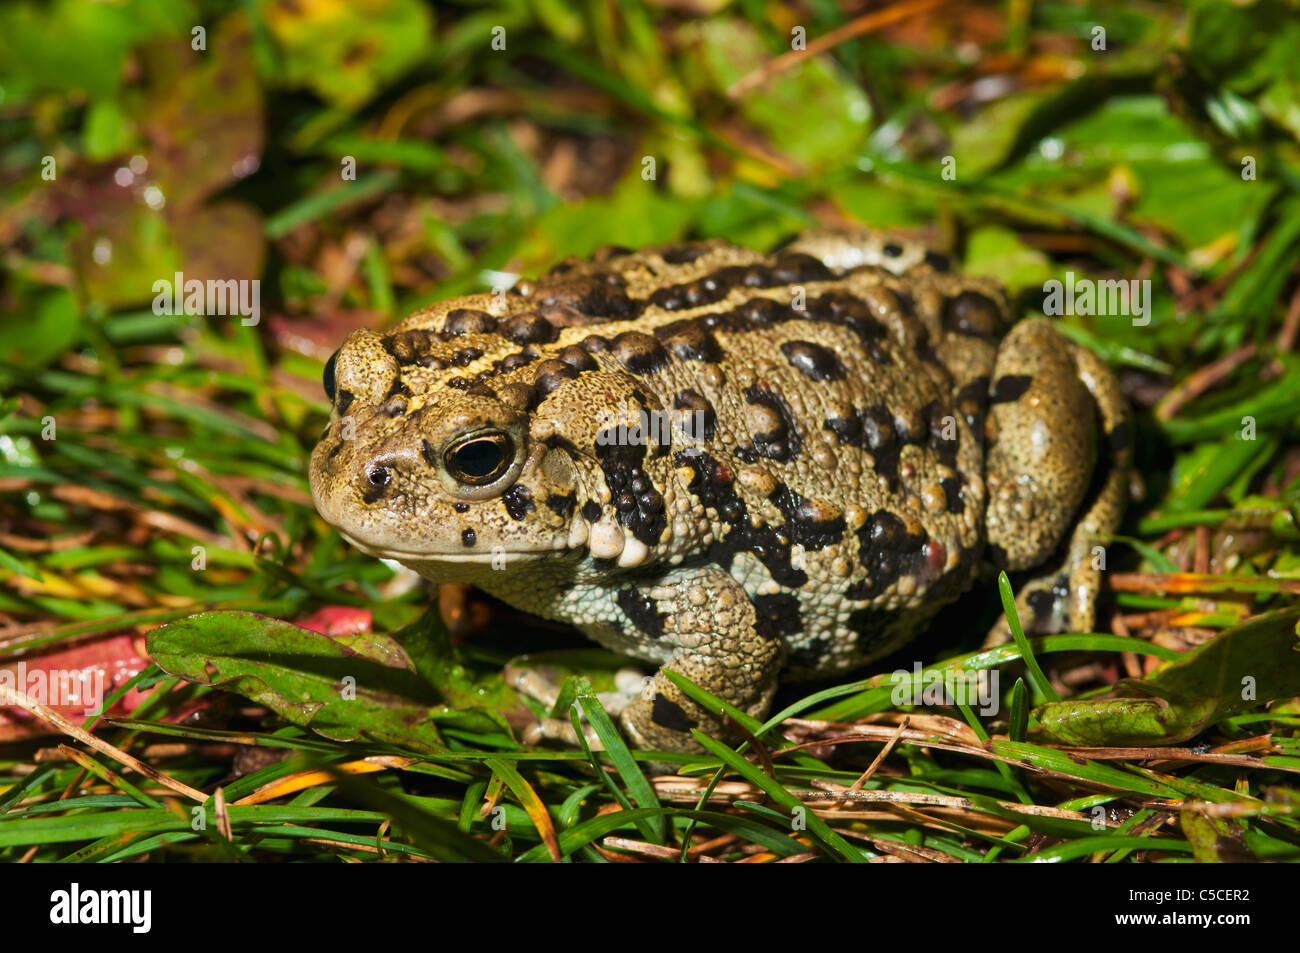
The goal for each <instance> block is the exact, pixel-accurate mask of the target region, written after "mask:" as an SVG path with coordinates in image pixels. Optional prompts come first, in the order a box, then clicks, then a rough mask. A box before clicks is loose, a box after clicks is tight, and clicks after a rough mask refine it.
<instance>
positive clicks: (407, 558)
mask: <svg viewBox="0 0 1300 953" xmlns="http://www.w3.org/2000/svg"><path fill="white" fill-rule="evenodd" d="M339 535H340V536H342V537H343V538H344V539H345V540H346V541H347V542H348V543H350V544H351V545H352V546H355V547H356V548H357V549H359V550H361V551H362V552H363V553H365V554H366V555H367V556H374V557H375V558H376V559H391V560H393V561H395V562H399V563H406V562H436V563H457V564H461V565H474V564H481V565H484V566H487V565H491V564H492V562H493V560H500V559H501V557H503V556H504V557H505V558H506V559H509V560H523V559H539V558H541V557H542V556H544V555H546V553H545V552H542V551H539V550H535V549H501V548H494V549H489V550H486V551H484V552H478V553H466V552H458V553H457V552H450V551H447V550H437V549H427V550H404V549H394V548H393V547H391V546H382V545H378V544H375V543H369V542H365V541H363V540H360V539H358V538H357V537H355V536H353V535H352V534H351V533H348V532H347V531H346V530H342V529H340V530H339Z"/></svg>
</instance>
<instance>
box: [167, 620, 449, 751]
mask: <svg viewBox="0 0 1300 953" xmlns="http://www.w3.org/2000/svg"><path fill="white" fill-rule="evenodd" d="M148 649H149V654H150V655H151V656H152V657H153V659H154V661H156V662H157V663H158V665H159V666H160V667H161V668H162V669H163V670H165V671H167V672H170V673H171V674H173V675H179V676H181V677H182V678H185V679H188V680H189V681H191V682H195V683H196V684H199V685H211V686H214V687H216V688H221V689H223V690H224V691H230V692H237V693H238V694H241V695H243V696H245V697H246V698H250V699H252V700H253V701H255V702H258V703H259V704H262V705H265V706H266V707H268V708H270V709H271V710H273V711H275V712H276V713H278V714H279V715H281V716H282V717H284V718H286V719H287V720H288V721H290V722H292V723H293V724H295V725H301V726H303V727H306V728H311V729H312V730H313V731H315V732H317V733H318V734H320V735H323V736H324V737H326V738H330V739H333V740H335V741H354V740H358V739H363V738H364V739H373V740H375V741H382V742H387V743H390V744H394V745H398V746H399V747H405V748H408V749H411V750H414V751H423V752H433V751H443V750H445V746H444V745H443V743H442V739H441V737H440V736H439V734H438V730H437V728H436V727H435V725H434V721H435V720H436V719H438V718H440V717H453V718H454V717H455V714H456V713H455V712H453V711H451V710H449V709H447V708H445V706H444V707H441V708H439V707H437V706H436V705H435V703H436V701H437V698H436V697H435V693H434V692H433V689H432V688H431V687H430V686H429V685H428V684H427V683H426V682H425V681H424V680H423V679H421V678H420V677H419V676H418V675H417V674H416V669H415V664H414V663H413V662H412V661H411V658H410V656H409V655H407V653H406V651H405V650H404V649H403V648H402V647H401V645H399V644H398V643H397V642H396V641H395V640H394V639H393V638H391V637H389V636H385V635H375V634H359V635H346V636H333V637H331V636H325V635H321V634H319V633H316V632H312V631H310V630H308V629H304V628H301V627H300V626H296V625H292V624H290V623H288V622H281V621H279V620H278V619H270V618H267V617H266V616H260V615H256V614H254V613H251V612H206V613H202V614H200V615H194V616H189V617H187V618H184V619H179V620H177V621H176V622H172V623H169V624H168V625H164V626H162V627H160V628H158V629H155V630H154V631H152V632H151V633H149V637H148Z"/></svg>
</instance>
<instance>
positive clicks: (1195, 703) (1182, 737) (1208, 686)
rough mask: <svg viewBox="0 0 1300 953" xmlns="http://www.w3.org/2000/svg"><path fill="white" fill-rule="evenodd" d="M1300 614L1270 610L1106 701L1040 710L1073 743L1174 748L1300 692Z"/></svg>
mask: <svg viewBox="0 0 1300 953" xmlns="http://www.w3.org/2000/svg"><path fill="white" fill-rule="evenodd" d="M1298 619H1300V609H1283V610H1278V611H1276V612H1271V613H1267V614H1265V615H1261V616H1258V617H1256V618H1254V619H1251V620H1249V621H1248V622H1244V623H1242V624H1241V625H1238V626H1234V627H1233V628H1230V629H1225V630H1224V631H1223V632H1221V633H1219V634H1218V635H1217V636H1216V637H1214V638H1213V639H1211V640H1210V641H1208V642H1206V643H1205V644H1203V645H1201V646H1198V647H1197V648H1195V649H1193V650H1192V651H1190V652H1188V653H1186V654H1185V655H1184V656H1183V658H1181V659H1180V660H1178V661H1176V662H1170V663H1169V664H1167V665H1164V666H1162V667H1161V668H1160V669H1159V670H1158V671H1156V672H1155V673H1154V674H1153V675H1151V676H1150V677H1149V678H1145V679H1124V680H1122V681H1120V682H1119V684H1118V685H1117V686H1116V688H1115V690H1114V691H1113V692H1111V693H1109V694H1108V695H1107V696H1106V697H1103V698H1090V699H1082V700H1071V701H1061V702H1054V703H1051V704H1047V705H1043V706H1041V707H1039V708H1038V709H1037V710H1036V711H1035V713H1034V714H1035V717H1036V718H1037V719H1038V723H1039V725H1040V726H1041V727H1042V728H1043V729H1044V730H1045V731H1047V732H1049V733H1050V734H1051V735H1053V736H1054V737H1056V738H1059V739H1060V740H1061V741H1063V742H1064V743H1065V744H1069V745H1082V746H1086V747H1096V746H1103V745H1114V746H1120V747H1128V746H1143V745H1169V744H1175V743H1177V742H1181V741H1186V740H1187V739H1189V738H1193V737H1195V736H1196V735H1198V734H1200V733H1201V732H1202V731H1204V730H1205V729H1206V728H1208V727H1210V726H1211V725H1213V724H1214V723H1215V722H1217V721H1219V720H1221V719H1223V718H1227V717H1229V716H1231V715H1235V714H1238V713H1240V712H1243V711H1246V710H1248V709H1251V708H1255V707H1258V706H1259V705H1262V704H1264V703H1265V702H1268V701H1272V700H1274V699H1278V698H1290V697H1292V696H1294V695H1300V642H1298V641H1297V629H1296V623H1297V620H1298Z"/></svg>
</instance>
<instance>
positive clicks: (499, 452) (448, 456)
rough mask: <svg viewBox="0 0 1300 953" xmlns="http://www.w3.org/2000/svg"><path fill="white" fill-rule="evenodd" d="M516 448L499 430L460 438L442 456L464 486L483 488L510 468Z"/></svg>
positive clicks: (448, 470)
mask: <svg viewBox="0 0 1300 953" xmlns="http://www.w3.org/2000/svg"><path fill="white" fill-rule="evenodd" d="M512 457H514V445H513V444H512V443H511V441H510V437H509V435H508V434H504V433H502V432H501V431H500V430H480V431H478V432H477V433H471V434H466V435H465V436H463V437H460V438H458V439H457V440H456V441H455V442H454V443H452V445H451V446H449V447H448V448H447V449H446V451H445V452H444V453H443V455H442V459H443V462H444V463H445V464H446V465H447V472H448V473H450V474H451V475H452V477H453V478H454V479H456V480H458V481H460V482H461V483H468V484H470V485H472V486H484V485H486V484H488V483H491V482H492V481H493V480H495V479H497V477H499V476H501V474H503V473H505V471H506V468H507V467H508V466H510V460H511V458H512Z"/></svg>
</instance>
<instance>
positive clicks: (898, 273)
mask: <svg viewBox="0 0 1300 953" xmlns="http://www.w3.org/2000/svg"><path fill="white" fill-rule="evenodd" d="M331 377H332V380H331V379H330V378H331ZM327 388H328V389H329V390H330V391H331V396H332V398H333V401H334V411H333V414H332V415H331V421H330V426H329V428H328V430H327V431H326V433H325V434H324V435H323V436H322V438H321V441H320V444H319V445H318V446H317V448H316V450H315V453H314V454H313V456H312V463H311V486H312V493H313V496H314V498H315V501H316V505H317V507H318V509H319V510H320V512H321V514H322V515H323V516H324V517H325V519H326V520H328V521H329V522H330V523H331V524H333V525H334V526H336V527H338V528H339V530H340V531H341V532H342V533H343V534H344V535H345V537H346V538H347V539H349V540H350V541H351V542H353V543H354V544H355V545H357V546H358V547H360V548H361V549H363V550H364V551H366V552H368V553H372V554H374V555H377V556H382V557H388V558H393V559H396V560H398V561H400V562H402V563H403V564H405V565H407V566H410V567H411V568H413V569H415V570H416V571H417V572H419V573H421V574H422V575H424V576H426V577H427V578H429V579H433V580H436V581H439V582H447V581H466V582H473V583H475V584H477V585H479V586H481V587H482V588H484V589H486V590H487V591H488V592H490V593H492V594H494V595H496V596H498V597H500V598H502V599H504V600H505V601H507V602H509V603H511V604H513V605H517V606H519V607H521V608H523V609H526V610H528V611H531V612H534V613H537V614H539V615H543V616H546V617H549V618H553V619H560V620H564V621H567V622H570V623H572V624H574V625H575V626H577V627H578V628H580V629H581V630H583V631H584V632H586V633H587V634H588V635H590V636H591V637H592V638H594V639H596V640H597V641H599V642H601V643H602V644H604V645H606V646H608V647H610V648H612V649H615V650H617V651H620V652H623V653H625V654H628V655H631V656H634V657H636V658H639V659H643V660H646V661H650V662H653V663H655V664H657V665H659V666H662V667H666V668H669V669H672V670H674V671H677V672H680V673H682V674H684V675H686V676H687V677H689V678H691V679H692V680H694V681H695V682H697V683H699V684H700V685H702V686H704V687H705V688H707V689H709V690H710V691H712V692H713V693H714V694H716V695H718V696H719V697H722V698H724V699H726V700H727V701H729V702H731V703H732V704H734V705H736V706H738V707H739V708H741V709H743V710H745V711H747V712H749V713H750V714H752V715H754V716H756V717H761V716H762V715H764V714H765V713H766V711H767V709H768V706H769V704H770V702H771V698H772V695H773V692H774V691H775V689H776V684H777V676H778V674H779V673H781V672H783V671H784V672H785V673H786V674H787V675H788V676H790V677H811V676H823V675H831V674H835V673H840V672H844V671H847V670H849V669H852V668H855V667H857V666H860V665H862V664H863V663H865V662H867V661H870V660H871V659H873V658H878V657H879V656H881V655H884V654H886V653H888V652H889V651H891V650H893V649H894V648H896V647H897V646H899V645H900V644H902V643H903V642H904V641H905V640H907V639H908V638H910V637H911V636H912V635H914V634H915V633H916V632H917V630H918V629H919V628H921V627H922V626H923V625H924V623H925V622H926V620H927V619H929V618H930V617H931V616H932V615H933V614H934V613H935V612H936V611H937V610H938V609H939V608H940V607H941V606H942V605H944V604H945V603H947V602H950V601H952V600H953V599H955V598H956V597H957V596H958V595H960V594H961V593H962V592H963V591H964V590H965V589H966V588H967V587H968V586H969V585H970V583H971V581H972V580H973V579H974V577H975V575H976V572H977V571H978V569H979V568H980V567H981V565H983V564H985V561H986V560H987V561H991V562H992V563H993V564H994V565H999V566H1005V567H1006V568H1008V569H1010V570H1028V569H1033V570H1035V572H1039V571H1040V567H1041V575H1036V576H1035V577H1034V578H1032V579H1031V581H1030V582H1028V583H1027V584H1026V585H1024V586H1023V587H1022V589H1021V592H1020V597H1019V601H1020V608H1021V617H1022V619H1023V620H1024V621H1025V622H1026V627H1027V628H1028V629H1029V630H1031V631H1061V630H1063V629H1065V628H1067V627H1068V628H1070V629H1076V630H1087V629H1089V628H1091V626H1092V621H1093V611H1094V601H1095V594H1096V589H1097V575H1098V574H1097V571H1096V569H1095V568H1094V566H1093V560H1092V547H1093V546H1094V545H1096V541H1095V537H1097V536H1099V535H1105V534H1107V533H1109V532H1112V531H1113V530H1114V529H1115V527H1116V525H1117V523H1118V520H1119V518H1120V515H1121V511H1122V506H1123V488H1124V485H1125V473H1126V469H1127V467H1128V463H1129V451H1128V436H1127V433H1128V424H1127V420H1128V416H1127V410H1126V408H1125V406H1124V402H1123V400H1122V399H1121V397H1120V394H1119V391H1118V387H1117V386H1116V383H1115V380H1114V378H1113V377H1112V376H1111V374H1110V372H1109V371H1108V370H1107V369H1106V368H1105V367H1104V366H1103V365H1102V364H1101V363H1100V362H1099V361H1098V360H1097V359H1096V358H1095V357H1094V356H1093V355H1092V354H1091V353H1090V352H1088V351H1086V350H1084V349H1081V348H1079V347H1077V346H1076V345H1074V344H1072V343H1071V342H1069V341H1068V340H1067V339H1066V338H1065V337H1063V336H1062V335H1061V334H1060V333H1059V332H1058V331H1057V330H1056V329H1055V328H1054V327H1052V325H1051V324H1050V323H1049V322H1047V321H1045V320H1031V321H1025V322H1021V323H1020V324H1017V325H1015V326H1014V327H1010V324H1009V316H1008V304H1007V300H1006V297H1005V295H1004V293H1003V292H1002V290H1001V289H1000V288H999V287H998V286H997V285H996V284H994V283H992V282H989V281H986V280H982V279H976V278H968V277H961V276H958V275H955V274H951V273H949V271H948V265H947V262H946V260H944V259H943V258H942V256H939V255H936V254H935V253H933V252H929V251H927V250H926V249H924V248H923V247H921V246H919V245H916V244H913V243H910V242H906V241H903V240H898V239H894V238H891V237H890V236H887V235H882V234H879V233H874V232H868V231H865V230H848V231H830V230H826V231H817V232H811V233H806V234H804V235H802V236H799V237H798V238H796V239H795V240H794V241H793V242H792V243H790V244H789V245H787V246H786V247H785V248H784V249H783V250H781V251H778V252H776V253H774V254H772V255H763V254H760V253H758V252H754V251H750V250H748V249H744V248H737V247H735V246H731V245H727V244H724V243H721V242H705V243H694V244H683V245H674V246H667V247H663V248H649V249H644V250H641V251H638V252H628V251H626V250H621V249H606V250H604V251H602V252H598V253H597V254H596V255H595V256H593V258H592V259H591V260H590V261H585V262H579V261H568V262H565V263H562V264H561V265H560V266H557V267H556V268H555V269H553V270H552V271H551V273H550V274H548V275H547V276H546V277H544V278H542V279H540V280H538V281H536V282H532V281H521V282H520V283H519V284H517V285H516V287H515V289H514V290H513V291H512V292H510V293H506V294H500V295H474V296H469V297H466V298H459V299H456V300H453V301H447V302H443V303H441V304H438V305H435V306H433V307H432V308H429V309H428V310H425V311H422V312H420V313H418V314H415V315H412V316H411V317H409V318H407V319H406V320H405V321H403V322H402V323H401V324H399V325H398V326H397V327H395V328H394V329H393V330H392V331H390V332H388V333H386V334H376V333H374V332H371V331H354V332H353V333H352V334H351V335H349V337H348V339H347V340H346V341H345V342H344V344H343V346H342V348H341V349H340V350H339V352H338V353H337V354H336V356H335V358H334V359H333V360H332V361H331V367H330V369H329V370H328V371H327ZM673 409H677V410H682V411H687V412H691V413H693V414H695V416H693V417H691V418H690V419H691V421H692V422H693V423H695V430H694V431H692V432H685V433H683V432H681V431H678V432H676V433H671V432H668V433H660V434H658V435H649V436H647V435H646V434H644V433H638V432H637V431H636V430H635V428H634V429H633V430H632V431H630V432H629V431H628V430H626V429H624V430H623V431H622V432H620V431H618V429H617V423H618V422H619V421H620V420H622V421H623V422H624V423H632V424H636V423H637V422H638V421H639V420H640V419H641V418H640V416H639V415H640V413H641V411H646V412H651V413H653V412H663V411H671V410H673ZM516 682H517V684H519V685H520V686H521V687H523V688H525V689H527V690H530V691H533V692H534V693H535V694H538V695H539V696H542V697H547V698H550V697H553V694H551V693H549V692H548V691H547V690H546V689H545V688H544V687H543V688H539V687H538V685H537V684H536V681H535V680H534V679H530V678H529V677H528V676H527V675H526V673H517V675H516ZM622 724H623V727H624V729H625V731H626V732H627V733H628V734H629V736H630V737H631V739H632V741H633V742H634V743H635V744H636V745H637V746H639V747H643V748H649V749H659V750H667V751H682V750H693V749H694V748H695V747H696V744H695V741H694V739H693V738H692V737H691V735H690V729H691V728H694V727H697V726H698V727H701V728H703V729H705V730H706V731H711V732H715V733H716V732H717V731H718V730H719V726H718V725H717V724H716V723H715V722H714V721H713V720H712V719H711V717H710V716H709V715H708V714H707V713H705V712H704V711H702V710H701V709H699V708H698V707H697V706H695V705H694V704H693V703H692V702H691V701H690V700H689V699H687V698H686V697H685V696H684V695H683V694H682V693H681V692H680V691H679V690H678V689H677V688H676V686H674V685H673V684H672V683H671V682H670V681H669V680H668V679H667V678H666V677H665V676H664V675H663V673H662V671H661V672H658V673H656V674H655V676H654V677H653V678H652V679H650V680H649V681H648V683H647V685H646V687H645V688H644V690H643V691H641V692H640V693H639V694H636V695H635V696H634V697H630V698H629V699H627V700H626V705H625V707H623V708H622ZM545 727H546V728H547V729H553V730H552V731H550V733H555V734H560V735H563V734H565V729H564V727H563V726H556V725H554V724H550V723H548V724H547V725H546V726H545Z"/></svg>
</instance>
